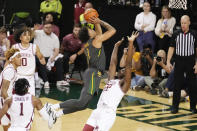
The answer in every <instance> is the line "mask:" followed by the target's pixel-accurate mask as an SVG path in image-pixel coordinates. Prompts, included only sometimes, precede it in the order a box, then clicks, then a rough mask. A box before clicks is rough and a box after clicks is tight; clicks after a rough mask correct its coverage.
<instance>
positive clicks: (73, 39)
mask: <svg viewBox="0 0 197 131" xmlns="http://www.w3.org/2000/svg"><path fill="white" fill-rule="evenodd" d="M79 30H80V26H79V24H75V25H74V27H73V33H71V34H68V35H66V36H65V37H64V38H63V41H62V44H61V51H62V53H63V54H64V75H66V76H67V77H68V72H69V58H70V56H71V55H73V54H76V55H77V52H78V51H79V50H80V49H81V47H83V44H82V43H81V41H80V40H79V37H78V34H79ZM84 57H85V56H84V55H80V56H78V57H77V59H78V60H77V59H76V61H80V63H81V64H80V65H81V67H83V66H85V65H86V64H85V63H86V58H84ZM84 60H85V62H84ZM76 61H75V62H76ZM85 68H86V66H85V67H84V70H85Z"/></svg>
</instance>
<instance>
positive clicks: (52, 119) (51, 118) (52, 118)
mask: <svg viewBox="0 0 197 131" xmlns="http://www.w3.org/2000/svg"><path fill="white" fill-rule="evenodd" d="M56 121H57V117H56V113H55V112H54V111H52V112H51V113H50V115H49V120H48V127H49V129H51V128H52V127H53V125H54V124H55V122H56Z"/></svg>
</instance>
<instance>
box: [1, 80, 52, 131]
mask: <svg viewBox="0 0 197 131" xmlns="http://www.w3.org/2000/svg"><path fill="white" fill-rule="evenodd" d="M29 87H30V85H29V82H28V81H27V79H25V78H21V79H18V80H17V81H16V82H15V85H14V91H15V94H14V95H13V96H12V97H9V98H8V99H6V101H5V103H4V104H3V107H2V109H1V110H0V120H1V118H2V117H3V116H4V115H5V114H6V113H7V111H8V109H9V114H10V118H11V126H10V128H9V129H8V131H30V128H31V124H32V122H33V117H34V108H36V109H37V110H38V111H39V113H40V115H41V116H42V117H43V118H44V119H45V120H48V119H49V115H48V113H47V111H48V110H47V109H49V108H48V104H45V106H43V105H42V102H41V101H40V99H39V98H36V97H35V96H33V95H31V94H29V93H28V89H29ZM32 105H33V106H32Z"/></svg>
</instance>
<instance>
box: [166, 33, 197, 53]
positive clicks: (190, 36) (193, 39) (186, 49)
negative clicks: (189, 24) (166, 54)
mask: <svg viewBox="0 0 197 131" xmlns="http://www.w3.org/2000/svg"><path fill="white" fill-rule="evenodd" d="M170 46H171V47H174V48H175V53H176V55H178V56H192V55H194V54H195V50H196V48H197V36H196V33H195V31H194V30H189V31H188V32H187V33H184V32H183V31H182V30H177V31H175V32H174V34H173V35H172V39H171V44H170Z"/></svg>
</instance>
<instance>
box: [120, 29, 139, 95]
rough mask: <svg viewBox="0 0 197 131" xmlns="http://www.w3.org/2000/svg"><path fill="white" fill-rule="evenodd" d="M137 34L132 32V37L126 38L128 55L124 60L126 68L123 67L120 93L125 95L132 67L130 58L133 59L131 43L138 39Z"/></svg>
mask: <svg viewBox="0 0 197 131" xmlns="http://www.w3.org/2000/svg"><path fill="white" fill-rule="evenodd" d="M138 35H139V32H137V31H136V32H133V33H132V35H131V36H130V37H129V36H127V38H128V41H129V46H128V53H127V58H126V66H125V78H124V85H123V86H122V91H123V92H124V93H126V92H127V91H128V90H129V88H130V85H131V65H132V57H133V42H134V41H135V39H136V38H137V37H138Z"/></svg>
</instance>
